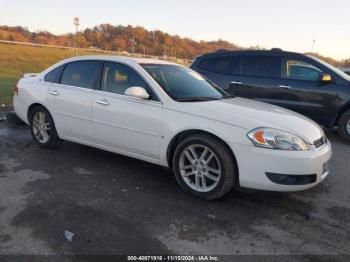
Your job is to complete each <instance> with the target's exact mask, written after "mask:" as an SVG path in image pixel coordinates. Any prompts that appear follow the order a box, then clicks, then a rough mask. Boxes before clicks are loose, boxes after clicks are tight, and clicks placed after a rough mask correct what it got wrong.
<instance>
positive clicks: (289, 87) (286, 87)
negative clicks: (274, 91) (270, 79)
mask: <svg viewBox="0 0 350 262" xmlns="http://www.w3.org/2000/svg"><path fill="white" fill-rule="evenodd" d="M278 87H279V88H284V89H291V88H292V87H291V86H287V85H279V86H278Z"/></svg>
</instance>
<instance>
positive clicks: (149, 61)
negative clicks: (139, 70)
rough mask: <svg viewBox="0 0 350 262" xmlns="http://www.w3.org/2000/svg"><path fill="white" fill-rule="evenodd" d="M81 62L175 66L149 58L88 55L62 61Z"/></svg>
mask: <svg viewBox="0 0 350 262" xmlns="http://www.w3.org/2000/svg"><path fill="white" fill-rule="evenodd" d="M82 60H104V61H114V62H125V63H131V64H132V63H137V64H169V65H177V64H176V63H172V62H168V61H164V60H160V59H159V60H158V59H150V58H138V57H125V56H113V55H92V56H91V55H90V56H76V57H71V58H68V59H65V60H64V63H67V62H74V61H82Z"/></svg>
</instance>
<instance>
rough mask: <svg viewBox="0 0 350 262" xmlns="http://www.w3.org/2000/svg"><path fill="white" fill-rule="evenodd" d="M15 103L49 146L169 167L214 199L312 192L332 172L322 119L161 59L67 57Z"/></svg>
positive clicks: (29, 80)
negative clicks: (223, 86) (233, 90)
mask: <svg viewBox="0 0 350 262" xmlns="http://www.w3.org/2000/svg"><path fill="white" fill-rule="evenodd" d="M14 107H15V111H16V113H17V115H18V116H19V117H20V118H21V119H22V120H23V121H25V122H26V123H27V124H29V125H30V127H31V128H30V130H31V133H32V136H33V138H34V141H35V142H36V143H37V144H38V145H39V146H42V147H44V148H52V147H56V146H57V145H58V144H59V142H60V141H61V140H69V141H72V142H76V143H80V144H84V145H88V146H92V147H96V148H100V149H103V150H108V151H111V152H115V153H118V154H122V155H126V156H129V157H134V158H138V159H141V160H144V161H148V162H151V163H154V164H158V165H161V166H165V167H169V168H172V169H173V170H174V174H175V177H176V179H177V181H178V183H179V184H180V186H181V187H182V188H183V189H184V190H186V191H188V192H190V193H192V194H193V195H195V196H197V197H200V198H203V199H207V200H210V199H217V198H219V197H221V196H223V195H224V194H225V193H227V192H228V191H229V190H231V189H232V188H233V187H234V186H241V187H246V188H254V189H262V190H272V191H298V190H304V189H308V188H311V187H313V186H315V185H316V184H318V183H320V182H321V181H322V180H323V179H324V178H325V177H326V176H327V175H328V174H329V171H328V168H327V162H328V160H329V159H330V157H331V145H330V143H329V141H328V140H327V139H326V137H325V135H324V133H323V130H322V129H321V128H320V127H319V126H318V125H317V124H316V123H314V122H313V121H311V120H309V119H308V118H305V117H303V116H301V115H299V114H297V113H293V112H291V111H288V110H286V109H282V108H280V107H276V106H272V105H269V104H265V103H261V102H256V101H252V100H247V99H243V98H238V97H232V96H230V95H228V94H226V93H225V92H223V91H222V90H220V89H219V88H217V87H216V86H215V85H213V84H212V83H211V82H209V81H207V80H206V79H204V78H203V77H202V76H200V75H199V74H198V73H196V72H194V71H192V70H191V69H188V68H186V67H183V66H180V65H177V64H173V63H168V62H163V61H159V60H148V59H131V58H122V57H112V56H86V57H76V58H71V59H67V60H64V61H61V62H59V63H57V64H55V65H53V66H51V67H50V68H48V69H47V70H45V71H44V72H42V73H40V74H26V75H24V77H23V78H22V79H20V81H19V82H18V84H17V86H16V90H15V96H14Z"/></svg>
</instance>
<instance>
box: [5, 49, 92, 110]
mask: <svg viewBox="0 0 350 262" xmlns="http://www.w3.org/2000/svg"><path fill="white" fill-rule="evenodd" d="M91 54H96V52H88V51H84V52H82V51H79V53H78V55H91ZM73 56H75V51H74V50H71V49H70V50H65V49H57V48H47V47H32V46H23V45H9V44H1V43H0V105H1V104H5V105H6V106H9V107H11V106H12V97H13V92H14V88H15V86H16V83H17V81H18V79H20V78H21V77H22V75H23V74H24V73H40V72H42V71H43V70H44V69H46V68H47V67H49V66H51V65H53V64H55V63H57V62H58V61H60V60H62V59H65V58H69V57H73ZM0 111H1V110H0Z"/></svg>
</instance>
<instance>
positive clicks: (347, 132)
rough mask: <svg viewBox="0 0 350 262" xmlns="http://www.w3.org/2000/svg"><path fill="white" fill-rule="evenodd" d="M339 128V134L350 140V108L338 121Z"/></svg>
mask: <svg viewBox="0 0 350 262" xmlns="http://www.w3.org/2000/svg"><path fill="white" fill-rule="evenodd" d="M338 128H339V129H338V130H339V131H338V132H339V135H340V136H341V137H342V138H344V139H346V140H350V110H347V111H345V112H344V113H343V114H342V116H341V117H340V119H339V122H338Z"/></svg>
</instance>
